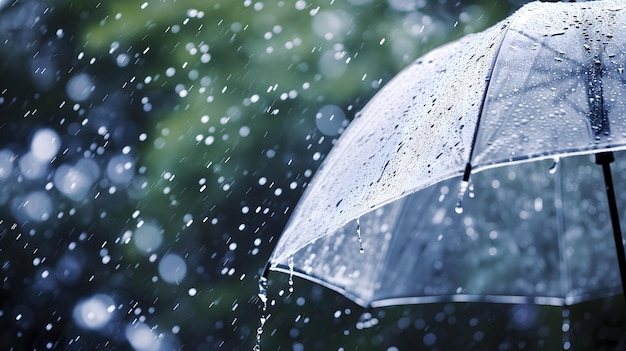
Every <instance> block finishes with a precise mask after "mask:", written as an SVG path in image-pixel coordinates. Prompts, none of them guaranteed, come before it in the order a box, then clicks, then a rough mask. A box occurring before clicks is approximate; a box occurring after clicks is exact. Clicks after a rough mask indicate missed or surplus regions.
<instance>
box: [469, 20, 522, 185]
mask: <svg viewBox="0 0 626 351" xmlns="http://www.w3.org/2000/svg"><path fill="white" fill-rule="evenodd" d="M510 28H511V22H509V23H508V24H507V25H506V29H505V30H504V33H503V34H502V39H501V40H500V43H499V45H498V50H496V54H495V56H494V59H493V61H492V62H491V67H490V68H489V72H488V73H487V77H485V82H486V83H485V89H484V90H483V96H482V97H481V101H480V108H479V109H478V119H477V120H476V127H475V129H474V137H473V138H472V145H471V146H470V152H469V159H468V160H467V164H466V166H465V172H464V173H463V181H464V182H467V181H469V177H470V173H471V171H472V158H473V157H474V149H475V147H476V139H477V136H478V130H479V129H480V121H481V119H482V116H483V109H484V108H485V101H486V100H487V93H488V91H489V86H490V85H491V76H492V74H493V70H494V68H495V66H496V63H497V62H498V58H499V56H500V50H502V44H503V43H504V38H506V35H507V33H508V32H509V29H510Z"/></svg>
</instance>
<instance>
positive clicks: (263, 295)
mask: <svg viewBox="0 0 626 351" xmlns="http://www.w3.org/2000/svg"><path fill="white" fill-rule="evenodd" d="M258 296H259V299H260V300H261V303H262V304H263V312H262V313H261V318H260V319H259V327H258V328H257V330H256V339H255V344H254V348H253V350H254V351H260V350H261V335H262V334H263V326H264V325H265V322H267V319H268V318H269V317H270V316H269V315H268V314H266V312H267V278H266V277H265V276H262V277H261V278H260V279H259V293H258Z"/></svg>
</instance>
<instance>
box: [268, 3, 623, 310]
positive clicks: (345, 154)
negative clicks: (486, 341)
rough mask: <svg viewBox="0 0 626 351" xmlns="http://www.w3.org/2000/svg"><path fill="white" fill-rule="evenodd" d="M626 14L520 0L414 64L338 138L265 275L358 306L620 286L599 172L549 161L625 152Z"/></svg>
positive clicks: (606, 291)
mask: <svg viewBox="0 0 626 351" xmlns="http://www.w3.org/2000/svg"><path fill="white" fill-rule="evenodd" d="M624 23H626V8H625V6H624V5H623V2H622V1H598V2H590V3H530V4H528V5H526V6H524V7H523V8H522V9H520V10H519V11H518V12H516V13H515V14H513V15H512V16H511V17H509V18H508V19H506V20H505V21H503V22H501V23H499V24H497V25H495V26H493V27H491V28H490V29H488V30H486V31H484V32H482V33H478V34H473V35H469V36H466V37H464V38H461V39H460V40H458V41H455V42H453V43H451V44H448V45H446V46H444V47H441V48H439V49H437V50H434V51H432V52H430V53H428V54H426V55H425V56H423V57H422V58H420V59H418V60H417V61H415V62H414V63H413V64H412V65H410V66H409V67H407V68H406V69H405V70H404V71H403V72H401V73H400V74H398V75H397V76H396V77H395V78H394V79H393V80H392V81H390V82H389V83H388V84H387V85H386V86H385V87H384V88H383V89H382V90H381V91H380V92H379V93H378V94H377V95H376V96H375V97H374V98H373V99H372V100H371V101H370V102H369V103H368V105H367V106H366V107H365V108H364V109H363V110H362V111H361V113H360V114H359V115H358V116H357V117H356V118H355V120H354V121H353V122H352V124H351V125H350V126H349V127H348V128H347V130H346V132H345V133H344V134H343V135H342V136H341V138H340V139H339V141H338V142H337V144H336V145H335V147H334V148H333V150H332V151H331V153H330V154H329V155H328V157H327V159H326V160H325V162H324V164H323V165H322V167H321V169H320V170H319V171H318V173H317V174H316V176H315V178H314V179H313V181H312V182H311V184H310V185H309V187H308V188H307V191H306V192H305V194H304V196H303V197H302V199H301V200H300V203H299V204H298V206H297V207H296V210H295V211H294V213H293V215H292V217H291V219H290V221H289V223H288V225H287V227H286V229H285V231H284V233H283V235H282V236H281V239H280V240H279V242H278V243H277V245H276V248H275V251H274V252H273V254H272V256H271V258H270V264H269V268H270V269H274V270H282V271H290V272H291V271H293V272H294V273H296V274H300V275H302V276H304V277H306V278H308V279H311V280H315V281H319V282H320V283H322V284H324V285H326V286H328V287H330V288H332V289H335V290H337V291H340V292H342V293H343V294H345V295H346V296H348V297H350V298H352V299H354V300H355V301H357V302H358V303H360V304H362V305H369V304H372V305H382V304H391V303H393V304H395V303H413V302H428V301H443V300H449V301H469V300H476V299H490V300H494V301H503V302H507V301H508V302H518V301H521V300H524V301H526V300H528V299H532V301H534V302H538V303H546V304H555V305H560V304H566V303H575V302H578V301H581V300H583V299H585V298H588V297H596V296H606V295H610V294H615V293H616V292H618V291H619V287H620V282H619V273H618V272H617V271H616V269H615V268H614V267H616V261H617V259H616V257H615V244H614V243H613V242H612V241H611V239H610V236H611V230H610V229H611V225H610V221H609V216H608V213H609V211H608V210H606V205H605V203H606V197H605V196H606V195H605V194H603V193H600V192H599V191H598V189H599V187H602V185H601V184H602V178H601V177H602V171H601V170H600V169H599V167H597V166H595V165H593V163H592V162H591V163H590V162H589V160H588V156H587V157H585V156H579V157H578V158H572V159H571V160H570V159H567V160H563V161H561V162H560V164H561V167H558V170H556V171H553V172H549V171H548V170H549V169H550V168H551V164H552V162H555V161H553V160H556V159H558V158H560V157H564V156H574V155H588V154H594V153H597V152H599V151H602V152H606V151H617V150H622V149H625V148H626V120H625V118H626V99H624V98H623V97H622V94H623V93H624V94H626V75H625V73H624V65H625V63H626V26H624ZM546 159H547V161H546ZM528 161H539V162H528ZM505 166H506V167H505ZM594 167H595V168H598V169H597V170H596V169H594ZM553 170H554V169H553ZM470 172H471V173H472V183H473V185H474V186H475V190H474V192H473V194H475V196H474V197H469V198H468V199H466V200H465V201H464V203H463V207H459V206H458V205H457V202H458V200H457V198H461V197H463V195H464V193H465V191H466V188H467V185H468V183H467V181H468V180H469V175H470ZM598 177H599V178H598ZM457 194H459V196H457ZM599 196H600V197H601V199H602V201H604V202H599V199H598V197H599ZM461 210H463V211H461ZM455 212H457V213H455ZM458 212H463V213H462V214H458ZM355 220H356V221H355ZM617 224H619V223H617ZM359 235H361V236H362V239H363V247H364V250H365V253H364V254H363V255H359V241H360V240H361V237H360V236H359ZM607 235H608V239H606V236H607ZM611 245H613V248H612V250H609V249H610V247H611ZM475 248H476V249H477V250H478V252H479V253H478V254H474V253H471V252H472V250H473V249H475ZM481 250H482V251H481ZM485 250H486V251H485ZM485 255H486V256H485ZM470 273H471V274H470ZM572 274H574V275H572Z"/></svg>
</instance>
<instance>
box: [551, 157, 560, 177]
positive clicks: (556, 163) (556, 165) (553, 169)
mask: <svg viewBox="0 0 626 351" xmlns="http://www.w3.org/2000/svg"><path fill="white" fill-rule="evenodd" d="M552 161H553V162H552V166H550V169H548V173H550V174H555V173H556V171H558V170H559V161H560V158H559V157H554V158H553V159H552Z"/></svg>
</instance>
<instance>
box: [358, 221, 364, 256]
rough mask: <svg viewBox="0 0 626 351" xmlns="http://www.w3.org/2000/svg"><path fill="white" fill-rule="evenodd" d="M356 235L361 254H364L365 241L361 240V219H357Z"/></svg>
mask: <svg viewBox="0 0 626 351" xmlns="http://www.w3.org/2000/svg"><path fill="white" fill-rule="evenodd" d="M356 235H357V238H358V239H359V252H360V253H363V252H365V249H363V239H362V238H361V218H357V219H356Z"/></svg>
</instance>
